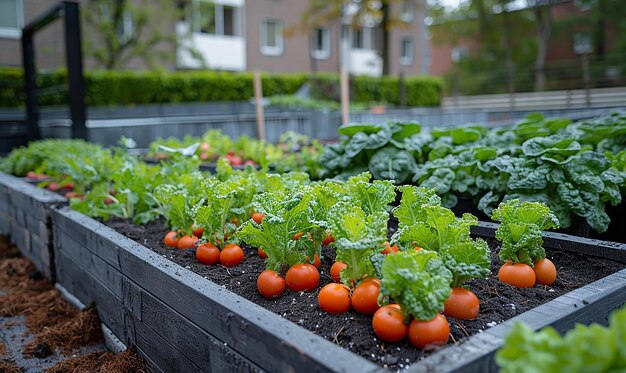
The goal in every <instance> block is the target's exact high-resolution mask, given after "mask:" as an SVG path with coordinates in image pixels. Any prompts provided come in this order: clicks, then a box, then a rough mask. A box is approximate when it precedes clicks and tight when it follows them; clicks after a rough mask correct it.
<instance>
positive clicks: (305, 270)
mask: <svg viewBox="0 0 626 373" xmlns="http://www.w3.org/2000/svg"><path fill="white" fill-rule="evenodd" d="M285 280H286V281H287V287H288V288H289V289H290V290H292V291H313V290H315V289H316V288H317V286H318V285H319V283H320V273H319V271H318V270H317V268H315V267H314V266H313V265H311V264H295V265H293V266H291V268H289V270H288V271H287V275H286V276H285Z"/></svg>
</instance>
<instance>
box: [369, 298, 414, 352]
mask: <svg viewBox="0 0 626 373" xmlns="http://www.w3.org/2000/svg"><path fill="white" fill-rule="evenodd" d="M372 328H373V329H374V333H376V335H377V336H378V338H380V339H382V340H383V341H385V342H388V343H398V342H400V341H402V340H403V339H404V338H405V337H406V333H407V331H408V329H409V327H408V326H407V325H406V324H405V323H404V316H402V311H401V310H400V306H398V305H397V304H388V305H386V306H383V307H381V308H379V309H378V311H376V312H375V313H374V317H372Z"/></svg>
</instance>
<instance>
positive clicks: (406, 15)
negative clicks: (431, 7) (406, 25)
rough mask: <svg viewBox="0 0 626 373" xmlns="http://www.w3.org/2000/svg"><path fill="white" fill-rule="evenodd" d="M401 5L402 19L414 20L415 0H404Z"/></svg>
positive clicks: (405, 20) (406, 20)
mask: <svg viewBox="0 0 626 373" xmlns="http://www.w3.org/2000/svg"><path fill="white" fill-rule="evenodd" d="M400 6H401V10H400V19H401V20H402V21H404V22H413V20H414V19H415V1H414V0H404V1H403V2H402V4H401V5H400Z"/></svg>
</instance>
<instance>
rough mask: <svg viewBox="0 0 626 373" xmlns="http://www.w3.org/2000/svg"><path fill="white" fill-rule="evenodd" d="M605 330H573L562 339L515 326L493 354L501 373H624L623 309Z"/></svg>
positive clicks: (580, 327)
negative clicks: (501, 345)
mask: <svg viewBox="0 0 626 373" xmlns="http://www.w3.org/2000/svg"><path fill="white" fill-rule="evenodd" d="M610 320H611V321H610V324H609V327H608V328H607V327H604V326H600V325H598V324H592V325H590V326H585V325H581V324H577V325H576V327H575V328H574V329H572V330H570V331H568V332H567V334H565V336H564V337H562V336H561V335H560V334H559V333H557V332H556V331H555V330H554V329H553V328H551V327H547V328H544V329H542V330H541V331H538V332H534V331H532V330H531V329H530V328H529V327H527V326H525V325H524V324H522V323H516V324H515V325H514V326H513V328H512V330H511V332H509V334H508V335H507V337H506V339H505V342H504V346H503V347H502V348H501V349H500V350H499V351H498V352H497V353H496V363H497V364H498V366H499V367H500V369H501V371H502V372H503V373H518V372H520V373H521V372H524V373H525V372H537V373H539V372H548V373H553V372H554V373H561V372H562V373H586V372H623V371H624V369H626V348H625V347H624V346H625V345H624V338H625V337H626V309H621V310H618V311H615V312H614V313H613V314H612V315H611V319H610Z"/></svg>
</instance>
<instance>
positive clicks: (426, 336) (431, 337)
mask: <svg viewBox="0 0 626 373" xmlns="http://www.w3.org/2000/svg"><path fill="white" fill-rule="evenodd" d="M449 337H450V325H449V324H448V320H446V317H445V316H444V315H442V314H440V313H438V314H437V316H435V317H434V318H433V319H432V320H428V321H420V320H413V321H411V324H410V325H409V341H411V344H412V345H413V346H415V347H417V348H420V349H421V348H424V347H426V346H428V345H442V344H446V343H448V338H449Z"/></svg>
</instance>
